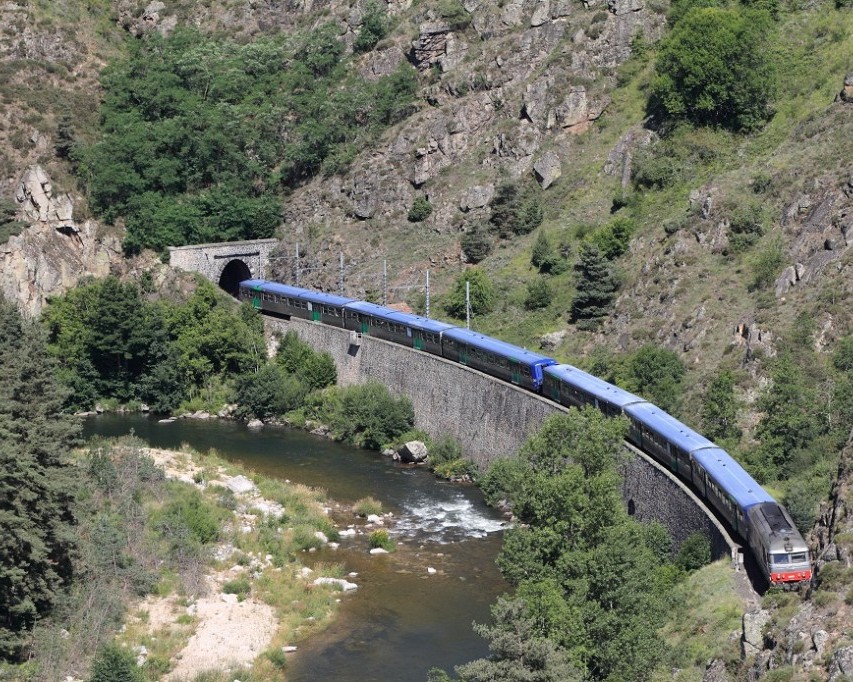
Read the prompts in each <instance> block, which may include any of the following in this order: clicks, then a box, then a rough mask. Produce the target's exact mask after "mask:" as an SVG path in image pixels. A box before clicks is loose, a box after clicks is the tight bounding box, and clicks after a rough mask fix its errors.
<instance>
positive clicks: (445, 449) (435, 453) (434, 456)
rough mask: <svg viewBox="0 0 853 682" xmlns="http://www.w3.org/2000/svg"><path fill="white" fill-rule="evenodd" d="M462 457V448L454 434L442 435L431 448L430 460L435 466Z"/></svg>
mask: <svg viewBox="0 0 853 682" xmlns="http://www.w3.org/2000/svg"><path fill="white" fill-rule="evenodd" d="M461 458H462V448H461V447H460V446H459V443H458V442H457V441H456V440H454V439H453V437H452V436H442V437H441V438H440V439H439V440H438V441H436V442H435V443H433V444H432V445H431V446H430V448H429V461H430V464H431V465H433V467H435V466H437V465H439V464H442V463H443V462H450V461H453V460H456V459H461Z"/></svg>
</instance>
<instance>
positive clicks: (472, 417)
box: [169, 239, 740, 561]
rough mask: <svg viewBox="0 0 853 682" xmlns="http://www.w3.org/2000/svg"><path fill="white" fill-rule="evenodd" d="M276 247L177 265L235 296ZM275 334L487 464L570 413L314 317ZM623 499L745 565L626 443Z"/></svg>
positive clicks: (691, 503) (192, 255) (670, 478)
mask: <svg viewBox="0 0 853 682" xmlns="http://www.w3.org/2000/svg"><path fill="white" fill-rule="evenodd" d="M276 244H277V240H274V239H265V240H258V241H252V242H231V243H226V244H205V245H199V246H184V247H178V248H170V249H169V256H170V261H169V262H170V265H172V266H173V267H177V268H181V269H183V270H188V271H194V272H200V273H201V274H203V275H204V276H205V277H207V278H208V279H210V280H212V281H213V282H215V283H217V284H219V285H220V286H221V287H222V288H223V289H225V290H226V291H229V292H232V293H233V292H235V291H236V284H237V282H239V281H240V280H243V279H248V278H262V277H263V275H264V274H265V273H266V272H267V263H268V261H269V258H270V253H271V251H272V250H273V248H274V247H275V246H276ZM265 325H266V330H267V333H268V335H270V336H272V337H274V338H275V337H277V336H282V335H284V333H286V332H287V331H289V330H293V331H295V332H296V333H297V334H298V335H299V336H300V338H302V339H303V340H304V341H305V342H307V343H308V344H309V345H311V346H312V347H313V348H315V349H316V350H320V351H326V352H328V353H329V354H330V355H331V356H332V358H333V359H334V361H335V364H336V366H337V368H338V383H339V384H340V385H343V386H347V385H353V384H362V383H366V382H368V381H376V382H379V383H381V384H383V385H385V386H386V387H388V389H389V390H390V391H392V392H393V393H395V394H397V395H405V396H407V397H408V398H409V399H410V400H411V401H412V404H413V406H414V410H415V415H416V417H415V420H416V426H417V427H418V428H420V429H422V430H424V431H426V432H427V433H428V434H430V435H431V436H433V437H440V436H443V435H449V436H452V437H453V438H455V439H456V440H457V441H458V442H459V443H460V445H461V446H462V448H463V450H464V451H465V453H466V454H467V455H468V456H469V457H470V458H471V459H472V460H473V461H474V462H476V463H477V464H478V465H479V466H480V467H485V466H487V465H488V464H489V463H490V462H491V461H493V460H494V459H497V458H499V457H509V456H511V455H513V454H515V452H517V450H518V448H519V447H520V446H521V444H522V443H523V442H524V440H525V439H526V438H527V437H528V436H530V435H531V434H533V433H534V432H535V431H536V430H537V429H538V428H539V426H540V425H541V424H542V422H543V420H544V419H545V418H546V417H547V416H548V415H549V414H552V413H553V412H556V411H565V408H564V407H562V406H560V405H557V404H555V403H552V402H551V401H549V400H545V399H544V398H542V397H541V396H538V395H535V394H533V393H530V392H528V391H525V390H523V389H520V388H518V387H516V386H512V385H509V384H505V383H503V382H500V381H497V380H496V379H493V378H492V377H490V376H488V375H486V374H483V373H482V372H479V371H477V370H474V369H471V368H469V367H464V366H462V365H459V364H457V363H454V362H451V361H449V360H445V359H444V358H440V357H436V356H434V355H430V354H428V353H424V352H422V351H418V350H413V349H410V348H405V347H403V346H398V345H396V344H393V343H389V342H387V341H383V340H381V339H375V338H372V337H369V336H362V335H358V334H356V333H355V332H350V331H347V330H344V329H337V328H334V327H329V326H326V325H322V324H317V323H313V322H308V321H306V320H299V319H295V318H294V319H291V320H282V319H274V318H266V319H265ZM626 448H628V449H629V450H630V451H631V453H632V455H633V456H630V457H628V458H627V461H626V463H625V465H624V472H623V473H624V483H623V490H622V493H623V498H624V500H625V504H626V505H627V507H628V511H629V512H630V513H631V514H633V515H634V516H636V517H637V518H638V519H640V520H657V521H660V522H661V523H662V524H663V525H664V526H666V528H667V529H668V530H669V532H670V534H671V535H672V538H673V542H674V544H675V546H676V547H678V546H680V545H681V543H682V542H683V541H684V540H685V539H686V538H687V536H688V535H690V534H691V533H694V532H701V533H702V534H703V535H705V536H706V537H707V538H708V539H709V540H710V541H711V548H712V553H713V555H714V557H715V558H720V557H726V556H728V557H731V558H733V559H734V560H735V561H737V560H738V559H739V552H740V547H739V546H738V545H737V544H736V543H735V542H734V540H733V539H732V538H731V537H730V535H729V534H728V532H727V531H726V529H725V528H724V527H723V526H722V525H721V523H720V522H719V521H718V520H717V519H716V517H715V516H714V515H713V514H712V513H711V512H710V510H709V509H708V508H707V507H706V506H705V505H704V503H703V502H702V501H701V500H700V499H699V498H698V497H696V496H695V495H694V494H693V493H692V492H691V491H690V489H689V488H687V487H686V486H685V485H684V484H683V483H682V482H681V481H680V480H679V479H678V478H676V477H675V476H674V475H673V474H671V473H670V472H669V471H668V470H667V469H666V468H664V467H662V466H661V465H660V464H658V463H657V462H655V461H654V460H653V459H651V458H650V457H648V456H647V455H645V454H644V453H642V452H640V451H639V450H637V449H636V448H633V447H631V446H630V445H628V444H626Z"/></svg>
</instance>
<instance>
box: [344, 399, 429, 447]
mask: <svg viewBox="0 0 853 682" xmlns="http://www.w3.org/2000/svg"><path fill="white" fill-rule="evenodd" d="M330 421H331V424H330V426H331V427H332V430H333V432H334V433H335V434H336V436H338V437H339V438H340V439H341V440H345V441H347V442H350V443H353V444H354V445H358V446H359V447H363V448H368V449H371V450H378V449H379V448H380V447H382V446H383V445H387V444H388V443H391V442H393V441H394V440H395V439H396V438H398V437H399V436H400V435H401V434H403V433H405V432H406V431H408V430H409V429H411V428H412V426H413V425H414V422H415V413H414V410H413V408H412V403H411V401H410V400H409V399H408V398H405V397H400V398H395V397H393V396H392V395H391V394H390V393H388V389H387V388H385V387H384V386H382V385H380V384H375V383H369V384H365V385H363V386H351V387H348V388H346V389H344V390H343V391H342V393H341V397H340V406H339V408H338V409H337V410H336V411H335V413H334V414H333V415H332V417H331V419H330Z"/></svg>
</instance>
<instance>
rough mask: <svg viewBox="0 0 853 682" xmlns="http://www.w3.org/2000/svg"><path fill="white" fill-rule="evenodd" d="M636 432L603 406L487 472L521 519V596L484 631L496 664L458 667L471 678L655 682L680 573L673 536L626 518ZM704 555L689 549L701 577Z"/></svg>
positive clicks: (513, 578)
mask: <svg viewBox="0 0 853 682" xmlns="http://www.w3.org/2000/svg"><path fill="white" fill-rule="evenodd" d="M626 429H627V421H626V420H624V419H615V420H614V419H608V418H606V417H604V416H603V415H602V414H601V413H600V412H599V411H598V410H595V409H592V408H588V409H586V410H583V411H577V410H571V411H570V412H569V414H558V415H552V416H551V417H549V418H548V419H547V420H546V422H545V424H544V425H543V427H542V429H541V430H540V431H539V432H538V433H537V434H536V435H534V436H533V437H532V438H531V439H530V440H528V441H527V443H525V445H524V446H523V447H522V449H521V451H520V452H519V457H518V459H515V460H498V461H497V462H495V464H494V465H493V466H492V468H490V470H489V471H488V472H487V474H486V476H485V478H484V480H483V489H484V492H485V493H486V495H487V496H488V497H489V498H491V499H508V500H509V501H510V502H511V504H512V508H513V511H514V512H515V514H516V515H517V516H518V519H519V521H520V523H519V524H518V525H516V526H515V527H513V528H512V529H511V530H509V531H508V532H507V534H506V537H505V539H504V547H503V550H502V551H501V554H500V556H499V558H498V564H499V566H500V568H501V571H502V572H503V574H504V576H505V577H506V579H507V580H508V581H509V582H510V583H511V584H512V585H514V586H516V588H517V589H516V592H515V595H514V596H513V597H511V598H508V597H507V598H503V599H502V600H500V601H499V603H498V604H497V605H496V606H495V607H494V609H493V616H494V617H495V622H494V624H493V625H492V626H488V627H485V626H481V627H480V632H481V633H482V634H484V635H485V636H487V637H488V638H489V639H490V641H491V649H492V656H491V657H490V658H489V659H482V660H480V661H475V662H473V663H469V664H466V665H464V666H459V667H457V668H456V673H457V675H459V679H460V680H463V681H466V682H468V681H470V682H474V681H475V680H495V681H504V680H506V681H507V682H508V681H509V680H519V679H542V680H564V679H568V680H571V679H592V680H605V679H607V680H620V679H631V680H643V679H648V678H649V676H650V675H651V673H652V671H653V668H654V666H655V664H656V662H657V661H658V660H659V659H660V658H661V656H662V655H663V652H664V646H663V642H662V641H661V639H660V636H659V635H658V632H657V630H658V627H660V625H661V624H662V623H663V622H664V619H665V615H666V610H667V598H666V593H667V590H668V588H669V587H671V586H672V585H673V584H674V582H675V581H676V580H677V579H678V577H679V575H680V571H679V569H677V568H676V567H675V566H674V565H673V564H671V563H670V561H669V547H670V545H669V540H668V536H667V535H666V532H665V531H664V530H663V529H662V528H661V527H660V526H656V525H652V526H644V525H642V524H639V523H637V522H636V521H634V520H633V519H632V518H631V517H629V516H628V514H627V512H626V511H625V509H624V505H623V503H622V500H621V497H620V494H619V477H618V474H617V473H616V466H617V463H618V461H619V459H620V457H621V452H622V439H623V438H624V435H625V431H626ZM700 552H701V550H700V549H698V548H697V549H689V552H688V556H689V559H687V560H686V561H687V562H689V563H690V564H691V567H693V565H694V564H695V563H696V561H695V557H696V556H697V555H698V554H700ZM528 652H530V654H531V655H528ZM433 679H434V680H442V679H449V678H448V677H447V676H446V675H444V676H442V674H441V673H439V672H434V673H433Z"/></svg>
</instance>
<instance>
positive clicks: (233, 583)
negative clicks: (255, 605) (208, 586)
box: [222, 576, 252, 601]
mask: <svg viewBox="0 0 853 682" xmlns="http://www.w3.org/2000/svg"><path fill="white" fill-rule="evenodd" d="M251 591H252V584H251V583H250V582H249V579H248V578H247V577H246V576H240V577H239V578H234V579H233V580H229V581H228V582H226V583H225V584H224V585H223V586H222V592H223V593H225V594H236V595H237V599H238V600H240V601H243V600H244V599H245V598H246V597H248V596H249V592H251Z"/></svg>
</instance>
